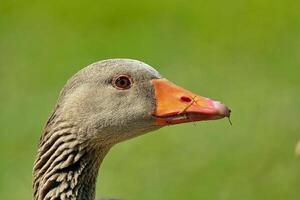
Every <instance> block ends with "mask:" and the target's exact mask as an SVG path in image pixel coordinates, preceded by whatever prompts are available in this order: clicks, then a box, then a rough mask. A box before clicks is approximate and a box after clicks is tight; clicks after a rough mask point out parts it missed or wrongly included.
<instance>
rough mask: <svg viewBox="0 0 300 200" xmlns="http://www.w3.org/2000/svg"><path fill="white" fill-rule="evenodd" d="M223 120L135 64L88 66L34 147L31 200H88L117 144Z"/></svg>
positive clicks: (212, 107) (219, 111)
mask: <svg viewBox="0 0 300 200" xmlns="http://www.w3.org/2000/svg"><path fill="white" fill-rule="evenodd" d="M229 116H230V109H229V108H228V107H226V106H225V105H224V104H222V103H220V102H219V101H215V100H212V99H209V98H205V97H202V96H199V95H196V94H194V93H192V92H190V91H188V90H186V89H184V88H181V87H179V86H177V85H175V84H174V83H172V82H170V81H169V80H167V79H165V78H163V77H162V76H161V75H160V74H159V73H158V72H157V71H156V70H155V69H154V68H152V67H151V66H149V65H147V64H145V63H143V62H141V61H137V60H131V59H109V60H103V61H99V62H96V63H94V64H91V65H89V66H87V67H85V68H83V69H81V70H80V71H79V72H77V73H76V74H75V75H74V76H73V77H71V78H70V79H69V80H68V81H67V83H66V84H65V86H64V87H63V89H62V90H61V92H60V94H59V97H58V100H57V103H56V105H55V107H54V110H53V111H52V113H51V114H50V117H49V119H48V120H47V122H46V124H45V126H44V128H43V131H42V135H41V137H40V140H39V144H38V151H37V155H36V160H35V163H34V169H33V198H34V200H57V199H61V200H94V199H95V185H96V178H97V175H98V170H99V167H100V164H101V163H102V161H103V158H104V157H105V156H106V154H107V153H108V152H109V150H110V149H111V148H112V147H113V146H114V145H115V144H117V143H120V142H122V141H125V140H128V139H130V138H134V137H136V136H139V135H142V134H145V133H148V132H150V131H154V130H157V129H159V128H161V127H164V126H167V125H174V124H180V123H187V122H194V121H202V120H215V119H221V118H223V117H228V118H229Z"/></svg>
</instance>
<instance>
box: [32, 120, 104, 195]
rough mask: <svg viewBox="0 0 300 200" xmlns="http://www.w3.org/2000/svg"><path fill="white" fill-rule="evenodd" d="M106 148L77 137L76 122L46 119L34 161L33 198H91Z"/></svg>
mask: <svg viewBox="0 0 300 200" xmlns="http://www.w3.org/2000/svg"><path fill="white" fill-rule="evenodd" d="M50 119H51V118H50ZM54 127H55V128H54ZM91 146H92V147H91ZM108 150H109V148H108V147H93V145H88V144H87V142H84V141H80V140H79V139H78V129H77V128H76V126H73V125H71V124H68V123H66V122H64V121H56V122H51V121H50V120H49V121H48V123H47V125H46V127H45V129H44V133H43V135H42V137H41V139H40V143H39V150H38V155H37V159H36V161H35V165H34V182H33V189H34V200H48V199H49V200H52V199H70V200H94V199H95V186H96V178H97V174H98V170H99V167H100V164H101V162H102V160H103V158H104V157H105V155H106V153H107V152H108Z"/></svg>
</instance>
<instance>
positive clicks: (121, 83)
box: [112, 74, 133, 90]
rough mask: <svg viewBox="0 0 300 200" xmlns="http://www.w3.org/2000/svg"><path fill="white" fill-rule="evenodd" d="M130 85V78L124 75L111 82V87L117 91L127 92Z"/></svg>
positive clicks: (131, 82)
mask: <svg viewBox="0 0 300 200" xmlns="http://www.w3.org/2000/svg"><path fill="white" fill-rule="evenodd" d="M132 84H133V81H132V78H131V77H130V76H128V75H125V74H121V75H118V76H116V77H115V78H114V79H113V80H112V85H113V86H114V87H115V88H116V89H118V90H127V89H129V88H131V86H132Z"/></svg>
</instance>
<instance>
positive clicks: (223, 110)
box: [213, 101, 231, 117]
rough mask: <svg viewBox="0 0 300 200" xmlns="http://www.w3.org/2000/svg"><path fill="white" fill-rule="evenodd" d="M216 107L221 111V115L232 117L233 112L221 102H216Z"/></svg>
mask: <svg viewBox="0 0 300 200" xmlns="http://www.w3.org/2000/svg"><path fill="white" fill-rule="evenodd" d="M213 104H214V107H215V108H216V109H217V110H218V111H219V113H220V115H221V116H223V117H230V113H231V110H230V109H229V108H228V107H227V106H225V105H224V104H223V103H221V102H219V101H215V102H214V103H213Z"/></svg>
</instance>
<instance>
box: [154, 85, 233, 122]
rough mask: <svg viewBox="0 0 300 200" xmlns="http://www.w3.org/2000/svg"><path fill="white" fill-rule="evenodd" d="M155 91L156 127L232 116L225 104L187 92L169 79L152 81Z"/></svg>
mask: <svg viewBox="0 0 300 200" xmlns="http://www.w3.org/2000/svg"><path fill="white" fill-rule="evenodd" d="M151 82H152V84H153V86H154V89H155V99H156V109H155V111H154V112H153V113H152V115H153V116H154V117H155V125H159V126H164V125H171V124H179V123H186V122H192V121H203V120H213V119H221V118H223V117H229V116H230V112H231V111H230V109H229V108H227V107H226V106H225V105H224V104H222V103H220V102H218V101H214V100H211V99H209V98H206V97H201V96H199V95H196V94H194V93H192V92H190V91H188V90H185V89H183V88H181V87H179V86H177V85H175V84H173V83H172V82H170V81H168V80H167V79H153V80H151Z"/></svg>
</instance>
